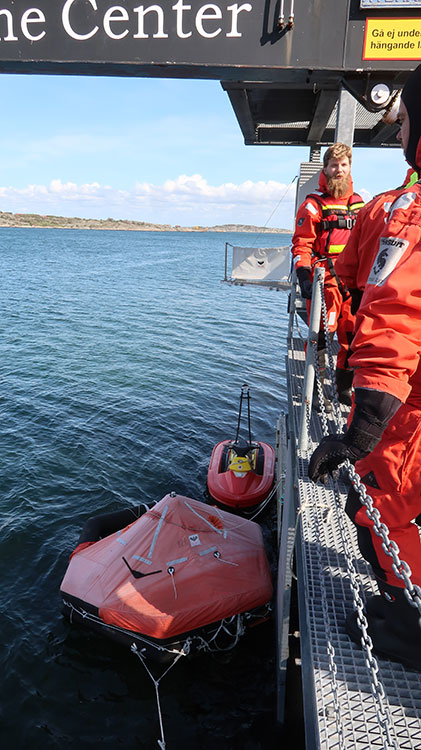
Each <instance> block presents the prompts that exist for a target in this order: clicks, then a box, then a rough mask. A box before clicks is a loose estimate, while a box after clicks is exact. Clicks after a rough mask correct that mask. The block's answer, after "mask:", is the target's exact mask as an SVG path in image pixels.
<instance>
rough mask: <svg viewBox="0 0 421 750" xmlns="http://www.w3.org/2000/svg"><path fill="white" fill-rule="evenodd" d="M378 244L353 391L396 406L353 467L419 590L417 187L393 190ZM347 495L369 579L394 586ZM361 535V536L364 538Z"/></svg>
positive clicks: (354, 361) (388, 562) (420, 240)
mask: <svg viewBox="0 0 421 750" xmlns="http://www.w3.org/2000/svg"><path fill="white" fill-rule="evenodd" d="M400 193H401V194H400V196H399V197H398V198H397V199H396V200H395V202H394V203H393V205H392V207H391V210H390V213H389V217H388V221H387V223H386V225H385V228H384V230H383V232H382V234H381V236H380V240H379V241H378V243H377V247H378V251H377V255H376V259H375V261H374V264H373V267H372V269H371V272H370V275H369V277H368V279H367V283H366V288H365V293H364V296H363V299H362V303H361V307H360V310H359V311H358V313H357V316H356V329H355V336H354V341H353V344H352V348H353V351H354V353H353V355H352V356H351V358H350V363H351V365H352V366H353V367H354V368H355V374H354V386H355V388H365V389H372V390H373V391H382V392H385V393H388V394H391V395H392V396H394V397H395V398H396V399H399V401H401V402H402V406H401V407H400V408H399V409H398V411H397V412H396V413H395V415H394V416H393V417H392V418H391V420H390V421H389V424H388V426H387V427H386V429H385V430H384V432H383V434H382V438H381V440H380V442H379V443H378V444H377V446H376V447H375V448H374V449H373V450H372V451H371V453H369V455H367V456H366V457H365V458H362V459H361V460H360V461H357V463H356V467H355V468H356V470H357V472H358V474H359V475H360V476H361V477H362V479H363V481H364V484H366V486H367V491H368V492H369V494H370V496H371V497H372V498H373V500H374V504H375V506H376V507H377V508H378V509H379V510H380V513H381V518H382V521H384V522H385V523H386V525H387V526H388V528H389V530H390V538H391V539H393V540H394V541H395V542H396V543H397V544H398V547H399V548H400V550H402V558H403V559H404V560H405V561H406V562H407V563H408V564H409V566H410V568H411V570H412V574H413V575H412V581H413V583H416V584H418V585H421V545H420V537H419V532H418V526H417V525H416V524H415V523H413V521H414V519H415V518H416V517H417V516H418V515H419V513H420V512H421V482H420V477H421V364H420V362H421V360H420V356H421V281H420V272H421V184H420V183H419V182H418V183H416V185H414V186H413V187H412V188H410V190H407V191H405V192H403V191H400ZM355 501H356V498H354V497H353V496H350V499H349V500H348V504H347V511H348V512H349V514H350V515H351V517H352V518H353V520H354V521H355V523H356V524H357V525H358V526H359V527H360V532H359V541H360V547H361V550H362V552H363V554H364V556H365V557H366V558H367V559H368V560H369V561H370V562H371V564H372V566H373V568H374V572H375V574H376V576H378V577H379V578H380V579H383V580H385V581H387V582H388V583H390V584H392V585H395V586H399V585H401V586H403V583H401V584H399V582H398V580H397V578H396V576H395V574H394V572H393V567H392V565H393V560H392V559H391V558H390V557H389V556H388V555H386V554H385V552H384V550H383V548H382V543H381V539H380V538H379V537H378V536H377V535H376V534H375V532H374V530H373V528H372V523H371V522H370V521H369V519H368V517H367V515H366V513H365V509H364V508H363V507H361V506H360V505H359V503H358V502H355ZM364 529H366V531H365V532H364Z"/></svg>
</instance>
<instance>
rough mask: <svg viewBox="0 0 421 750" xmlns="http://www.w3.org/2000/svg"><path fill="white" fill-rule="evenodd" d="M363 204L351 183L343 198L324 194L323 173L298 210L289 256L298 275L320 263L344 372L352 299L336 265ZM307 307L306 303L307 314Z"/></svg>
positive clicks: (349, 336)
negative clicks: (315, 187) (314, 188)
mask: <svg viewBox="0 0 421 750" xmlns="http://www.w3.org/2000/svg"><path fill="white" fill-rule="evenodd" d="M363 205H364V201H363V200H362V198H361V196H360V195H358V194H357V193H354V190H353V185H352V180H351V181H350V189H349V190H348V192H347V193H346V194H345V195H344V196H342V197H341V198H333V197H332V196H331V195H330V194H329V193H328V192H327V185H326V177H325V175H324V173H323V171H322V172H321V173H320V178H319V191H315V192H314V193H310V194H309V195H308V196H307V197H306V199H305V200H304V201H303V203H302V204H301V206H300V208H299V209H298V212H297V216H296V223H295V233H294V236H293V238H292V255H293V260H294V266H295V269H296V271H297V275H298V274H299V269H305V268H307V269H311V270H313V268H314V266H315V265H320V264H323V266H324V268H325V282H324V297H325V301H326V308H327V317H328V325H329V331H330V332H331V333H334V332H335V331H337V335H338V341H339V343H340V347H341V348H340V351H339V354H338V360H337V366H338V368H341V369H343V370H346V369H347V368H348V357H349V344H350V341H351V338H352V332H353V327H354V320H355V319H354V316H353V315H352V314H351V297H350V295H349V293H348V290H347V289H346V287H345V286H344V285H343V284H342V283H341V282H340V281H339V280H338V277H337V274H336V273H335V263H336V260H337V258H338V257H339V255H340V253H341V252H342V251H343V249H344V247H345V245H346V242H347V240H348V239H349V235H350V232H351V229H352V227H353V226H354V223H355V219H356V217H357V213H358V211H359V209H360V208H362V206H363ZM310 306H311V303H310V300H308V301H307V312H308V314H309V313H310ZM323 348H324V339H322V340H321V341H320V340H319V349H323Z"/></svg>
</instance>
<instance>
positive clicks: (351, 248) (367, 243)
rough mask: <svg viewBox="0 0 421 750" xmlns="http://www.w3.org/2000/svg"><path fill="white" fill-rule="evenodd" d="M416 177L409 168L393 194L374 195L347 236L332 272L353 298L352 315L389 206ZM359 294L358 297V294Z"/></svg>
mask: <svg viewBox="0 0 421 750" xmlns="http://www.w3.org/2000/svg"><path fill="white" fill-rule="evenodd" d="M417 178H418V175H417V173H416V172H415V170H413V169H412V168H409V169H408V172H407V174H406V177H405V181H404V184H403V185H402V186H401V187H399V188H396V189H395V190H388V191H386V192H385V193H380V194H379V195H375V196H374V198H373V199H372V200H371V201H370V202H369V203H366V205H365V206H364V207H363V208H362V209H361V210H360V211H359V212H358V216H357V220H356V222H355V226H354V228H353V230H352V232H351V234H350V236H349V239H348V241H347V243H346V246H345V249H344V251H343V252H342V253H341V254H340V255H339V257H338V259H337V261H336V264H335V271H336V273H337V274H338V276H339V278H340V280H341V282H342V283H343V284H344V286H346V287H347V288H348V289H349V291H350V292H351V294H352V297H353V299H354V303H353V305H352V311H353V312H354V307H355V311H356V310H357V309H358V305H359V302H360V301H361V296H362V293H363V291H364V289H365V284H366V281H367V277H368V275H369V273H370V271H371V266H372V265H373V261H374V258H375V256H376V255H377V251H378V240H379V236H380V234H381V233H382V231H383V229H384V227H385V224H386V220H387V214H388V212H389V210H390V207H391V205H392V203H393V202H394V201H395V199H396V198H397V197H398V196H399V195H400V194H401V192H402V190H403V189H404V188H410V187H411V186H412V185H413V184H414V182H415V181H416V180H417ZM358 292H359V294H358Z"/></svg>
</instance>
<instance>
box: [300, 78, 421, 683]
mask: <svg viewBox="0 0 421 750" xmlns="http://www.w3.org/2000/svg"><path fill="white" fill-rule="evenodd" d="M420 90H421V65H419V66H418V67H417V68H416V69H415V71H413V72H412V73H411V74H410V75H409V76H408V79H407V81H406V83H405V86H404V88H403V90H402V94H401V102H400V105H399V120H400V123H401V127H400V131H399V134H398V139H399V140H400V141H401V143H402V146H403V148H404V152H405V158H406V160H407V162H408V164H409V165H410V166H411V167H413V169H414V170H415V171H416V172H417V175H418V176H419V175H420V173H421V99H420V95H419V92H420ZM373 241H375V238H374V237H373ZM375 245H376V250H377V252H376V255H375V258H374V262H373V264H372V267H371V269H370V273H369V274H368V277H367V279H366V282H365V291H364V294H363V296H362V300H361V305H360V307H359V310H358V313H357V315H356V324H355V335H354V339H353V342H352V350H353V354H352V356H351V357H350V365H351V366H352V367H354V368H355V375H354V387H355V390H354V407H353V413H352V415H351V418H350V420H349V423H348V429H347V431H346V432H345V433H342V432H341V433H339V434H333V435H332V434H331V435H326V436H325V437H324V438H323V439H322V440H321V442H320V444H319V445H318V447H317V448H316V450H315V451H314V452H313V454H312V456H311V458H310V462H309V467H308V474H309V477H310V478H311V479H312V480H313V481H314V482H316V481H318V480H319V479H324V478H326V477H327V474H328V473H331V474H334V472H335V471H336V470H337V468H338V467H339V466H340V465H341V464H342V463H343V462H344V461H346V460H349V461H350V462H351V463H355V466H356V470H357V472H358V474H359V475H360V476H361V478H362V481H363V483H364V484H365V486H366V488H367V492H368V494H369V495H370V496H371V498H372V501H373V505H374V509H373V511H374V512H373V513H371V514H370V515H371V520H370V519H369V518H368V516H367V513H366V508H365V506H364V504H363V502H362V498H361V496H360V494H359V493H358V492H357V490H356V488H355V487H356V485H355V484H353V486H352V487H351V489H350V491H349V493H348V499H347V504H346V510H347V513H348V515H349V516H350V517H351V519H352V520H353V521H354V522H355V524H356V527H357V534H358V543H359V547H360V550H361V552H362V554H363V556H364V557H365V558H366V560H368V561H369V562H370V563H371V565H372V567H373V572H374V574H375V576H376V581H377V585H378V588H379V592H380V593H379V594H378V595H374V596H368V597H367V599H366V603H365V607H364V609H365V613H366V618H367V622H368V628H367V633H368V635H369V636H370V638H371V641H372V647H373V650H374V652H375V653H378V654H379V655H381V656H382V657H386V658H390V659H392V660H393V661H398V662H400V663H401V664H403V665H404V666H405V667H409V668H410V669H416V670H418V671H420V672H421V628H420V624H421V620H420V613H421V542H420V534H419V528H418V523H419V521H420V517H419V516H420V511H421V364H420V363H421V275H420V274H421V183H420V182H417V183H416V184H415V185H413V186H412V187H410V188H409V189H408V188H406V189H403V190H402V191H401V192H400V193H399V194H398V196H397V197H396V199H395V201H394V202H393V204H392V206H391V208H390V211H389V213H388V215H387V218H386V222H385V225H384V227H383V231H382V232H381V233H380V235H379V236H378V238H377V241H375ZM379 523H382V524H383V525H382V526H379ZM376 532H377V533H376ZM389 533H390V537H389V536H388V534H389ZM389 540H391V541H392V542H394V543H395V547H394V548H393V547H392V545H391V544H390V542H389ZM396 545H397V546H396ZM387 553H389V554H387ZM408 566H409V568H408ZM417 587H418V589H417ZM345 628H346V631H347V633H348V635H349V636H350V638H351V639H352V640H353V641H354V642H355V643H356V644H358V645H359V646H361V629H360V628H361V618H360V614H359V612H357V611H356V610H354V611H352V612H349V613H348V615H347V617H346V621H345Z"/></svg>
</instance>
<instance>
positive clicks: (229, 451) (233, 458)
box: [207, 385, 275, 514]
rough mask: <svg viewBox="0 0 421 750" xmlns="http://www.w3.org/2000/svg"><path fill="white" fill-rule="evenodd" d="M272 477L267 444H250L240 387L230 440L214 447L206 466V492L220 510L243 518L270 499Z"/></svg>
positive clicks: (245, 394)
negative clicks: (245, 437) (245, 436)
mask: <svg viewBox="0 0 421 750" xmlns="http://www.w3.org/2000/svg"><path fill="white" fill-rule="evenodd" d="M244 400H247V407H248V440H241V439H240V438H239V432H240V424H241V413H242V406H243V401H244ZM274 477H275V451H274V450H273V448H272V446H271V445H269V444H268V443H263V442H258V441H254V440H252V437H251V426H250V389H249V387H248V385H243V386H242V389H241V396H240V409H239V414H238V426H237V433H236V436H235V439H234V440H223V441H221V442H220V443H217V444H216V445H215V447H214V449H213V451H212V455H211V459H210V462H209V469H208V477H207V491H208V493H209V496H210V498H211V500H214V501H215V502H216V503H217V504H218V505H219V506H220V507H221V508H223V509H227V510H231V511H233V510H234V511H236V512H238V513H243V514H247V513H248V512H253V511H255V510H256V509H257V508H258V507H259V506H261V505H262V504H263V503H265V501H266V500H267V498H268V496H269V495H270V492H271V489H272V486H273V483H274Z"/></svg>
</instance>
